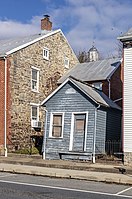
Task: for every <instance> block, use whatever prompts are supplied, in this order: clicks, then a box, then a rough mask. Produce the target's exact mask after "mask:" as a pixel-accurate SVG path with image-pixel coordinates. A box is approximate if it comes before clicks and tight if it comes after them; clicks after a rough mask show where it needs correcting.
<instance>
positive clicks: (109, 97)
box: [107, 79, 111, 98]
mask: <svg viewBox="0 0 132 199" xmlns="http://www.w3.org/2000/svg"><path fill="white" fill-rule="evenodd" d="M107 81H108V83H109V98H110V97H111V84H110V79H107Z"/></svg>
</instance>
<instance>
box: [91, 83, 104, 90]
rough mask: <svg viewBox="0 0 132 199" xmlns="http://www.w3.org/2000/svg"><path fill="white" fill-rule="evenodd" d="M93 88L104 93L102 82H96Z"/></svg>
mask: <svg viewBox="0 0 132 199" xmlns="http://www.w3.org/2000/svg"><path fill="white" fill-rule="evenodd" d="M92 86H93V87H95V88H97V89H99V90H101V91H102V82H94V83H93V84H92Z"/></svg>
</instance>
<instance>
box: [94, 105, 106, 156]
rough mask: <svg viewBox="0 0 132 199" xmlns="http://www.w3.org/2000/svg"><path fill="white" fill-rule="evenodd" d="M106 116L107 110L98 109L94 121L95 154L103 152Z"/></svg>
mask: <svg viewBox="0 0 132 199" xmlns="http://www.w3.org/2000/svg"><path fill="white" fill-rule="evenodd" d="M106 117H107V112H106V111H105V110H101V109H98V111H97V121H96V145H95V151H96V154H104V153H105V137H106Z"/></svg>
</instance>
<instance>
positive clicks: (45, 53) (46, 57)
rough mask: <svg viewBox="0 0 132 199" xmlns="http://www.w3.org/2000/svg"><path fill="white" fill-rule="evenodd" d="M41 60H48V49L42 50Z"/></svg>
mask: <svg viewBox="0 0 132 199" xmlns="http://www.w3.org/2000/svg"><path fill="white" fill-rule="evenodd" d="M43 58H44V59H46V60H49V49H48V48H45V47H44V48H43Z"/></svg>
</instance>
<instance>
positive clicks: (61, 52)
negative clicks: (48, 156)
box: [8, 32, 78, 150]
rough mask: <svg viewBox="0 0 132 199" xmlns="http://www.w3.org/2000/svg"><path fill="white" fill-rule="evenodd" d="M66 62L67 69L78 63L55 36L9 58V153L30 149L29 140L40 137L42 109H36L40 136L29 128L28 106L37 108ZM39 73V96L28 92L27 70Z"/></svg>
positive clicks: (29, 88)
mask: <svg viewBox="0 0 132 199" xmlns="http://www.w3.org/2000/svg"><path fill="white" fill-rule="evenodd" d="M44 47H46V48H48V49H49V60H45V59H44V58H43V48H44ZM65 56H66V57H68V58H69V60H70V68H71V67H73V66H74V65H75V64H77V63H78V60H77V58H76V56H75V54H74V53H73V51H72V49H71V48H70V47H69V45H68V43H67V41H66V39H65V38H64V37H63V35H62V34H61V33H60V32H58V33H56V34H54V35H52V36H49V37H47V38H45V39H43V40H40V41H38V42H36V43H34V44H32V45H30V46H28V47H26V48H23V49H21V50H19V51H17V52H16V53H13V54H12V55H11V56H10V58H9V59H10V62H11V66H10V94H11V107H10V112H11V127H10V128H11V133H10V135H9V140H10V143H11V144H10V145H8V148H9V149H10V150H16V149H20V148H26V147H30V146H31V145H32V144H33V143H32V142H33V140H32V139H31V137H32V136H35V135H36V136H42V135H43V133H44V115H45V111H44V108H42V107H40V114H39V118H40V121H41V122H42V123H43V125H42V129H41V131H40V132H37V131H35V130H34V129H32V127H31V103H35V104H40V103H41V102H42V101H43V100H44V99H45V98H46V97H47V96H48V95H49V94H50V93H51V92H52V91H53V90H54V89H55V88H56V87H57V80H58V79H59V78H60V77H61V76H62V75H63V74H64V73H65V72H66V71H67V70H68V69H66V68H65V67H64V57H65ZM32 66H34V67H36V68H38V69H40V72H39V92H33V91H32V90H31V67H32Z"/></svg>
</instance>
